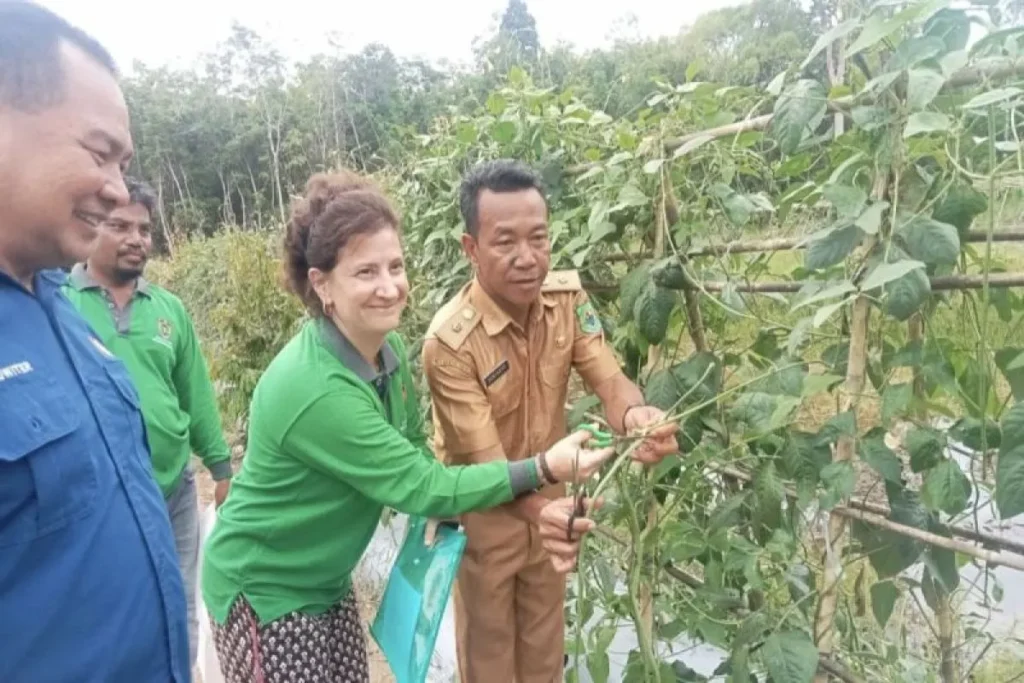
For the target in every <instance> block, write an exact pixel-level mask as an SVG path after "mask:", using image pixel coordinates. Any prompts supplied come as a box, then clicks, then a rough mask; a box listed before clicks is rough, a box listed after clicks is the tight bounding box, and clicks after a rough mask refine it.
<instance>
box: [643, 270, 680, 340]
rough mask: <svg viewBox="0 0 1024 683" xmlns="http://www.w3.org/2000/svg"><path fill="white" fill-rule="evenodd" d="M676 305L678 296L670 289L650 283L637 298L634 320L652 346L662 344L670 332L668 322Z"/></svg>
mask: <svg viewBox="0 0 1024 683" xmlns="http://www.w3.org/2000/svg"><path fill="white" fill-rule="evenodd" d="M675 304H676V295H675V292H673V291H672V290H670V289H664V288H662V287H658V286H657V285H655V284H654V283H653V282H651V283H648V286H647V287H646V288H645V289H644V291H643V293H642V294H641V295H640V296H639V297H638V298H637V300H636V304H635V306H634V309H633V319H634V320H635V321H636V324H637V329H639V330H640V334H642V335H643V336H644V339H646V340H647V341H648V343H650V344H660V343H661V342H662V341H663V340H664V339H665V332H666V331H668V320H669V317H670V316H671V315H672V309H673V308H674V307H675Z"/></svg>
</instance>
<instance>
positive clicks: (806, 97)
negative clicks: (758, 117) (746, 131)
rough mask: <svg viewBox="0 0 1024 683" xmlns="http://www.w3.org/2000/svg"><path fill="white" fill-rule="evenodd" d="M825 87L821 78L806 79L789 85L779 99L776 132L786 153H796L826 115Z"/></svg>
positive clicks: (776, 104)
mask: <svg viewBox="0 0 1024 683" xmlns="http://www.w3.org/2000/svg"><path fill="white" fill-rule="evenodd" d="M825 100H826V93H825V88H824V87H823V86H822V85H821V83H819V82H818V81H814V80H810V79H802V80H799V81H797V82H796V83H794V84H793V85H791V86H789V87H788V88H786V90H785V91H784V92H783V93H782V95H781V96H780V97H779V99H777V100H776V101H775V113H774V116H773V117H772V123H771V127H772V132H773V134H774V135H775V138H776V140H777V141H778V143H779V147H780V149H781V151H782V153H783V154H792V153H793V152H795V151H796V150H797V147H799V146H800V143H801V142H802V141H803V139H804V137H805V136H806V135H807V134H809V133H811V132H813V131H814V129H815V128H817V127H818V124H819V123H821V120H822V119H823V118H825V111H826V106H825Z"/></svg>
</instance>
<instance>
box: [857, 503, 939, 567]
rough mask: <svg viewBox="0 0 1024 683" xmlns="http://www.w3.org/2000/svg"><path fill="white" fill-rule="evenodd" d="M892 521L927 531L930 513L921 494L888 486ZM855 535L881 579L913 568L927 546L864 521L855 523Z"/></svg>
mask: <svg viewBox="0 0 1024 683" xmlns="http://www.w3.org/2000/svg"><path fill="white" fill-rule="evenodd" d="M886 491H887V492H888V494H889V507H890V510H891V512H890V514H889V519H891V520H892V521H894V522H896V523H897V524H903V525H904V526H909V527H914V528H915V529H920V530H922V531H927V530H928V522H929V515H928V511H927V510H926V509H925V508H924V506H922V505H921V502H920V499H919V497H918V495H917V494H916V493H915V492H913V491H910V490H907V489H903V488H902V487H900V486H896V485H892V484H888V485H887V486H886ZM853 532H854V536H855V537H856V538H857V540H858V541H859V542H860V544H861V551H862V552H863V553H865V554H866V555H867V556H868V560H869V561H870V562H871V566H872V568H874V570H875V572H877V573H878V577H879V578H880V579H888V578H891V577H893V576H896V575H898V574H899V573H900V572H902V571H903V570H904V569H906V568H907V567H910V566H911V565H913V564H914V563H915V562H917V560H918V558H919V557H920V556H921V553H922V552H923V550H924V548H925V545H924V543H922V542H921V541H915V540H912V539H909V538H907V537H906V536H903V535H900V534H896V533H893V532H891V531H886V530H884V529H879V528H877V527H874V526H872V525H870V524H867V523H865V522H855V523H854V525H853Z"/></svg>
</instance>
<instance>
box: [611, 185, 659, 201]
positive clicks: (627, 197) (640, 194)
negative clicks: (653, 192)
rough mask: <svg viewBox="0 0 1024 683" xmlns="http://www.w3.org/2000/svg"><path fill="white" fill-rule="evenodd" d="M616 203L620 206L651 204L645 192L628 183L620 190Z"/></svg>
mask: <svg viewBox="0 0 1024 683" xmlns="http://www.w3.org/2000/svg"><path fill="white" fill-rule="evenodd" d="M616 203H617V204H618V205H620V206H647V205H648V204H650V203H651V200H650V199H648V197H647V195H645V194H644V191H643V190H641V189H640V188H639V187H637V185H636V183H633V182H628V183H626V184H625V185H623V186H622V189H621V190H619V196H618V198H617V199H616Z"/></svg>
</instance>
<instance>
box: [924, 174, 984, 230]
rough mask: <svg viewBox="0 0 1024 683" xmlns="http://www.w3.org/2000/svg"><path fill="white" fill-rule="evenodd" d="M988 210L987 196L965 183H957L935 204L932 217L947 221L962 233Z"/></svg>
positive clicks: (943, 221)
mask: <svg viewBox="0 0 1024 683" xmlns="http://www.w3.org/2000/svg"><path fill="white" fill-rule="evenodd" d="M987 210H988V197H987V196H986V195H985V194H984V193H983V192H979V191H978V190H976V189H974V188H973V187H971V186H970V185H968V184H966V183H957V184H956V185H953V186H952V187H951V188H950V189H949V191H948V192H947V193H946V194H945V196H943V198H942V199H941V200H940V201H939V203H938V204H937V205H936V207H935V210H934V211H932V218H934V219H935V220H937V221H939V222H940V223H948V224H949V225H952V226H953V227H955V228H956V229H957V231H958V232H959V233H960V234H961V235H962V234H963V233H965V232H966V231H967V230H968V229H969V228H970V227H971V223H973V222H974V219H975V217H976V216H978V215H979V214H982V213H985V211H987Z"/></svg>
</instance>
